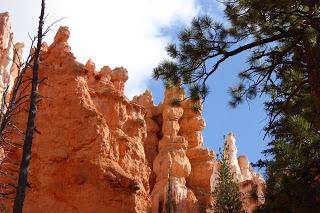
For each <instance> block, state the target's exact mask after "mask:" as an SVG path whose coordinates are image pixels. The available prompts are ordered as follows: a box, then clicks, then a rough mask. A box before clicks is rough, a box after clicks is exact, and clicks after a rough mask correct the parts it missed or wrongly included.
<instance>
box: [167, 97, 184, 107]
mask: <svg viewBox="0 0 320 213" xmlns="http://www.w3.org/2000/svg"><path fill="white" fill-rule="evenodd" d="M170 104H171V106H173V107H179V106H180V105H181V100H180V99H179V98H177V97H174V98H172V100H171V102H170Z"/></svg>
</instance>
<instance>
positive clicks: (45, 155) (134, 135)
mask: <svg viewBox="0 0 320 213" xmlns="http://www.w3.org/2000/svg"><path fill="white" fill-rule="evenodd" d="M7 17H8V15H7V14H1V16H0V53H1V57H0V58H1V61H0V62H1V63H0V65H1V66H0V68H1V72H2V73H1V76H6V75H5V74H3V73H4V71H3V70H8V68H7V66H8V63H7V61H6V60H2V58H8V54H7V52H8V50H10V48H11V47H10V46H9V43H10V42H8V40H10V39H11V40H12V34H11V32H10V25H9V24H8V19H7ZM69 34H70V32H69V30H68V28H67V27H61V28H60V29H59V30H58V32H57V34H56V36H55V38H54V42H53V43H52V44H51V45H50V46H48V45H46V44H43V48H42V55H41V64H40V79H41V84H40V86H39V94H40V95H41V102H40V103H39V107H38V114H37V120H36V125H37V130H38V131H39V133H38V134H36V136H35V138H34V144H33V149H32V156H31V165H30V175H29V182H30V184H31V188H30V189H28V191H27V196H26V201H25V207H24V210H25V212H44V211H46V212H48V213H49V212H155V213H156V212H164V211H165V208H166V204H167V203H168V202H171V203H174V205H175V208H176V209H177V212H200V211H201V209H205V208H208V207H209V206H210V205H212V204H213V202H214V198H213V197H212V195H211V192H212V190H213V188H214V186H215V182H216V175H217V170H218V167H219V161H217V160H216V159H215V157H216V156H215V153H214V152H213V151H210V150H208V149H207V148H205V147H204V146H203V138H202V134H201V131H202V129H203V128H204V127H205V122H204V120H203V118H202V115H201V103H196V104H197V106H200V107H197V108H195V107H194V104H195V103H193V102H191V101H189V100H185V101H181V102H180V101H179V104H177V105H173V104H172V100H173V99H175V100H184V99H185V94H184V91H183V90H182V89H179V88H172V89H167V90H166V91H165V92H164V101H163V102H162V103H160V104H159V105H157V106H155V105H154V103H153V99H152V94H151V93H150V92H149V91H146V92H145V93H144V94H142V95H140V96H136V97H134V98H133V100H132V101H130V100H128V98H127V97H126V96H125V95H124V86H125V82H126V80H127V79H128V72H127V70H126V69H125V68H123V67H119V68H115V69H111V68H109V67H108V66H105V67H103V68H102V69H101V70H99V71H98V70H96V68H95V65H94V63H93V62H92V61H91V60H89V61H88V62H87V63H86V64H85V65H83V64H81V63H79V62H77V61H76V58H75V56H74V55H73V54H72V52H71V48H70V46H69V45H68V38H69ZM20 49H21V48H20ZM20 54H21V53H20ZM30 72H31V70H28V71H27V77H28V76H30ZM9 76H10V75H9ZM11 76H13V77H12V78H14V74H12V75H11ZM5 78H7V77H5ZM27 92H28V89H26V90H25V91H22V93H21V95H24V94H27ZM26 106H27V103H25V104H24V105H21V106H20V109H21V110H19V111H20V113H19V114H17V115H15V116H14V118H13V119H14V122H15V125H16V127H17V128H19V129H22V130H23V129H24V128H25V124H26V116H27V113H26V112H25V111H24V109H25V107H26ZM10 137H11V138H10V139H11V140H14V141H16V142H17V143H21V141H22V139H23V135H22V134H12V135H11V136H10ZM225 143H226V144H228V145H227V146H226V147H227V148H226V149H225V154H226V155H228V156H230V158H229V159H230V162H229V164H230V168H231V169H232V171H233V173H234V175H235V178H236V181H238V182H239V183H240V185H241V190H242V191H243V192H244V193H247V194H248V193H251V192H252V190H254V191H255V192H256V193H257V194H258V195H259V199H255V200H253V199H252V198H250V197H249V196H247V197H244V201H245V207H246V209H247V210H248V211H249V212H251V211H252V209H253V208H254V207H255V206H257V205H259V204H260V203H262V202H263V199H260V197H261V198H262V197H263V190H264V188H263V187H264V181H263V179H262V178H261V176H260V175H258V174H256V173H255V172H254V171H253V170H252V168H251V167H250V164H249V162H248V159H247V158H246V157H245V156H240V157H239V158H237V151H236V147H235V138H234V135H232V134H229V135H228V136H227V138H226V141H225ZM2 150H3V151H4V152H3V153H5V155H6V156H7V157H6V158H5V159H4V160H2V165H11V164H12V162H19V159H20V156H21V154H20V152H21V149H20V148H19V147H10V148H9V147H7V146H3V149H2ZM0 180H1V179H0ZM2 181H10V182H12V183H15V182H16V178H14V177H12V178H11V179H10V178H9V179H8V178H7V179H2ZM168 197H169V198H170V200H169V198H168ZM0 199H1V198H0ZM2 200H3V199H2ZM3 203H5V204H6V205H7V206H8V208H11V205H12V203H11V201H8V200H6V201H4V202H3Z"/></svg>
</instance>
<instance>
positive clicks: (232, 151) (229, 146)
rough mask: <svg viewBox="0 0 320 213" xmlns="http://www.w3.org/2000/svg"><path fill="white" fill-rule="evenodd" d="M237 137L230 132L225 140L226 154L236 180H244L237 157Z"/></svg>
mask: <svg viewBox="0 0 320 213" xmlns="http://www.w3.org/2000/svg"><path fill="white" fill-rule="evenodd" d="M237 152H238V150H237V147H236V138H235V136H234V134H233V133H229V134H228V135H227V136H226V138H225V141H224V156H225V157H226V158H227V162H228V164H229V168H230V170H231V172H232V173H233V175H234V178H235V180H236V181H238V182H241V181H242V175H241V171H240V167H239V164H238V159H237Z"/></svg>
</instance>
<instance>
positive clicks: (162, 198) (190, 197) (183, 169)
mask: <svg viewBox="0 0 320 213" xmlns="http://www.w3.org/2000/svg"><path fill="white" fill-rule="evenodd" d="M183 98H184V91H183V90H181V89H179V88H174V89H168V90H166V91H165V100H164V103H163V112H162V113H163V114H162V116H163V125H162V133H163V137H162V139H161V140H160V141H159V154H158V155H157V157H156V158H155V160H154V162H153V171H154V172H155V174H156V176H157V179H156V184H155V186H154V189H153V191H152V194H151V196H152V207H151V212H152V213H158V212H164V211H165V208H166V204H167V205H168V204H169V205H172V207H173V208H175V209H176V211H177V212H197V209H198V208H197V205H196V202H197V200H196V198H195V196H194V194H193V192H192V191H191V190H190V189H188V188H187V187H186V178H187V177H188V176H189V174H190V172H191V165H190V162H189V159H188V158H187V155H186V153H185V150H186V149H187V146H188V143H187V141H186V140H185V138H184V137H183V136H178V132H179V130H180V125H179V119H180V118H181V117H182V115H183V108H182V107H181V106H178V105H177V106H172V104H171V102H172V101H173V99H176V100H177V99H178V100H182V99H183ZM169 173H170V175H169ZM169 182H170V185H169ZM169 187H170V189H169ZM168 190H169V191H168ZM168 193H171V194H170V195H169V194H168ZM168 196H170V198H171V200H168Z"/></svg>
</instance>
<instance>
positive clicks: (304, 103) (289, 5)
mask: <svg viewBox="0 0 320 213" xmlns="http://www.w3.org/2000/svg"><path fill="white" fill-rule="evenodd" d="M224 4H225V15H226V17H227V19H228V20H229V22H230V25H223V24H221V23H218V22H216V21H214V20H213V19H212V18H211V17H209V16H201V17H198V18H195V19H194V20H193V22H192V24H191V27H189V28H186V29H185V30H183V31H182V32H181V33H180V34H179V41H178V43H177V44H169V45H168V47H167V51H168V53H169V55H170V56H171V58H172V60H167V61H163V62H162V63H160V64H159V66H158V67H157V68H155V69H154V77H155V78H156V79H162V80H164V81H165V82H166V84H182V85H183V86H184V87H187V88H188V89H189V95H190V98H192V99H199V97H200V98H201V97H202V98H205V96H206V95H207V93H208V85H207V80H208V78H209V77H211V76H212V75H213V74H214V73H215V72H216V71H217V70H218V69H219V67H220V65H221V64H222V63H224V62H226V61H227V60H228V59H229V58H231V57H233V56H237V55H238V54H241V53H243V52H247V53H248V54H249V58H248V61H247V64H248V66H247V68H246V69H245V70H239V78H240V81H239V84H238V85H236V86H233V87H231V88H230V94H231V97H232V100H231V101H230V105H231V106H232V107H235V106H237V105H238V104H239V103H241V102H243V101H244V100H252V99H254V98H256V97H259V96H260V95H265V96H266V97H267V98H268V99H267V101H266V102H265V109H266V112H267V115H268V119H269V122H268V124H267V125H266V127H265V131H266V134H269V135H270V137H271V138H272V141H271V142H270V143H269V147H268V149H267V150H265V151H264V153H265V154H266V155H269V156H270V157H269V158H268V160H263V161H262V160H261V161H259V162H258V164H257V165H258V166H261V167H265V168H266V171H267V194H266V204H265V205H264V206H262V207H261V208H260V211H264V212H320V209H319V208H320V175H319V174H320V166H319V165H320V145H319V144H320V139H319V138H320V135H319V134H320V9H319V5H320V1H319V0H281V1H277V0H266V1H260V0H227V1H224ZM228 72H229V71H228Z"/></svg>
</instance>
